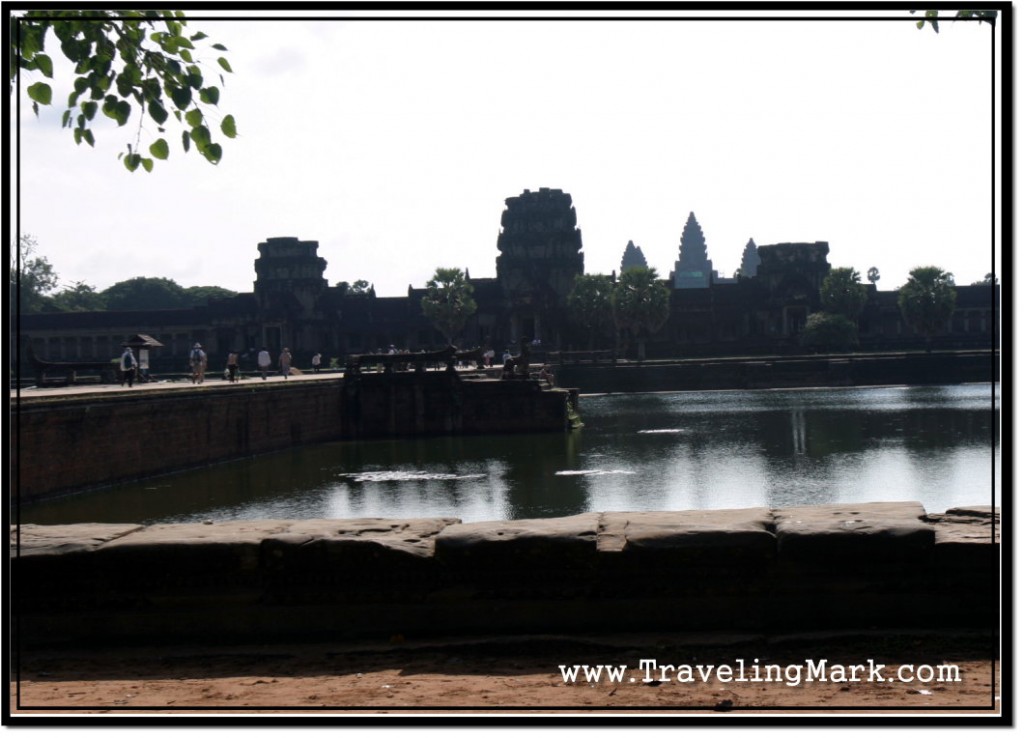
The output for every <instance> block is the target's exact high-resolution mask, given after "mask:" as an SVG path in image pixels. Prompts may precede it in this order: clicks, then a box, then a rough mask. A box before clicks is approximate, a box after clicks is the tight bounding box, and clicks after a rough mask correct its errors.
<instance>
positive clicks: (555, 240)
mask: <svg viewBox="0 0 1024 738" xmlns="http://www.w3.org/2000/svg"><path fill="white" fill-rule="evenodd" d="M501 227H502V230H501V232H500V233H499V234H498V251H500V252H501V254H500V255H499V256H498V260H497V274H498V283H499V284H500V285H501V289H502V293H503V295H504V299H505V308H506V310H507V313H508V320H509V323H508V330H509V331H510V333H509V336H510V337H511V338H512V340H513V341H518V340H520V339H522V338H525V339H527V340H537V339H539V340H540V341H541V343H542V344H543V346H544V347H545V348H548V349H558V348H560V346H561V342H562V333H563V330H564V327H565V298H566V296H567V295H568V294H569V292H570V291H571V290H572V286H573V282H574V281H575V279H576V275H577V274H583V252H582V250H583V239H582V236H581V234H580V229H579V228H577V227H576V209H575V208H574V207H573V204H572V197H571V196H570V195H569V194H568V193H566V192H562V191H561V190H553V189H548V188H546V187H542V188H541V189H540V191H538V192H530V191H529V190H524V191H523V194H521V195H519V196H518V197H510V198H508V199H507V200H505V212H503V213H502V214H501Z"/></svg>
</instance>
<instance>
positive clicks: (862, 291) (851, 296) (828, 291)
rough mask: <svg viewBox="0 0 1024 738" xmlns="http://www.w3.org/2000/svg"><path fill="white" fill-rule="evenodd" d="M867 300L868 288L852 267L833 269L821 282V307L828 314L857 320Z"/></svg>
mask: <svg viewBox="0 0 1024 738" xmlns="http://www.w3.org/2000/svg"><path fill="white" fill-rule="evenodd" d="M867 299H868V289H867V287H865V286H864V285H862V284H861V283H860V274H859V273H858V272H856V271H855V270H854V269H852V268H850V267H833V268H832V269H830V270H829V272H828V274H827V275H825V279H823V280H822V282H821V306H822V307H823V308H824V309H825V311H826V312H829V313H835V314H837V315H843V316H845V317H847V318H849V319H850V320H856V319H857V316H858V315H860V312H861V310H863V309H864V303H865V302H867Z"/></svg>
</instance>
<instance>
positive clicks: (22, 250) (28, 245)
mask: <svg viewBox="0 0 1024 738" xmlns="http://www.w3.org/2000/svg"><path fill="white" fill-rule="evenodd" d="M37 246H38V243H37V242H36V239H35V237H34V236H31V235H29V234H24V235H22V236H21V237H20V238H19V239H18V245H17V248H14V249H12V250H11V252H12V256H13V258H12V260H11V268H10V271H9V272H8V277H9V285H10V290H11V291H10V295H11V307H12V310H11V314H12V315H13V314H14V312H15V311H14V309H13V308H19V309H20V311H21V312H22V313H36V312H39V311H40V310H44V309H46V306H47V305H46V302H47V301H46V295H47V294H48V293H50V292H53V291H54V290H55V289H57V279H58V278H57V273H56V272H55V271H54V270H53V265H52V264H50V262H49V260H48V259H47V258H46V257H45V256H36V255H35V254H36V247H37Z"/></svg>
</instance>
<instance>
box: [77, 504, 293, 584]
mask: <svg viewBox="0 0 1024 738" xmlns="http://www.w3.org/2000/svg"><path fill="white" fill-rule="evenodd" d="M290 525H291V521H287V520H227V521H220V522H214V523H209V524H203V523H179V524H163V525H151V526H148V527H146V528H143V529H142V530H139V531H136V532H134V533H132V534H131V535H127V536H124V537H122V538H119V539H116V540H114V541H111V542H110V543H109V544H107V545H105V546H103V547H101V548H99V549H98V550H97V551H96V552H95V553H94V554H93V557H94V558H93V562H94V565H95V566H96V569H97V573H98V574H99V573H100V572H102V573H105V574H106V575H107V576H108V577H109V578H110V579H111V580H112V581H111V586H115V583H116V586H117V587H123V588H125V589H145V590H156V589H159V588H161V587H171V588H203V587H211V586H213V587H223V586H231V587H237V586H243V585H252V586H254V585H255V584H256V582H257V579H258V576H259V564H260V555H259V553H260V543H261V541H263V540H264V539H265V538H268V537H269V536H271V535H274V534H275V533H281V532H285V531H287V530H288V527H289V526H290Z"/></svg>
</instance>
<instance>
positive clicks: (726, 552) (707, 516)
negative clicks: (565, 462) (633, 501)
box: [597, 507, 776, 564]
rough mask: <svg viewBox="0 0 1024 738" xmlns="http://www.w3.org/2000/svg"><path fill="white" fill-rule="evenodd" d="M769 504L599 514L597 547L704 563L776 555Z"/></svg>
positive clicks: (764, 557) (613, 551) (610, 550)
mask: <svg viewBox="0 0 1024 738" xmlns="http://www.w3.org/2000/svg"><path fill="white" fill-rule="evenodd" d="M772 522H773V519H772V514H771V511H769V510H768V508H763V507H760V508H750V509H744V510H680V511H672V512H610V513H604V514H603V515H602V518H601V533H600V535H599V536H598V543H597V547H598V550H599V551H601V552H603V553H620V552H621V553H625V554H637V555H646V556H650V557H666V558H667V559H671V560H680V559H682V560H694V561H697V560H699V561H703V562H707V563H712V564H714V563H716V562H718V561H721V562H723V563H730V562H734V561H735V560H736V559H753V560H764V559H771V558H773V557H774V555H775V547H776V546H775V536H774V535H773V533H772V532H771V527H772Z"/></svg>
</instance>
